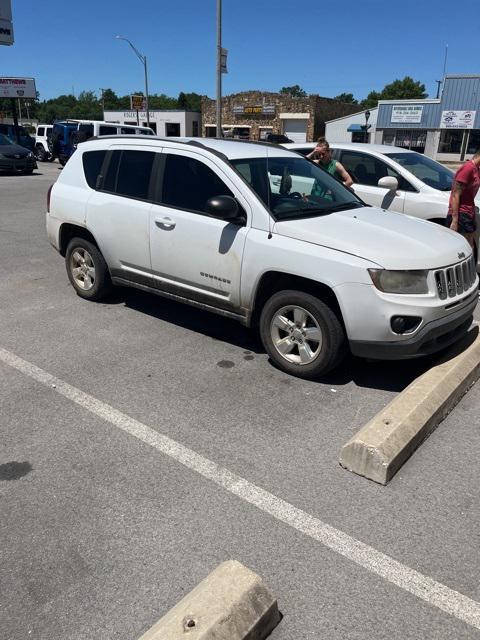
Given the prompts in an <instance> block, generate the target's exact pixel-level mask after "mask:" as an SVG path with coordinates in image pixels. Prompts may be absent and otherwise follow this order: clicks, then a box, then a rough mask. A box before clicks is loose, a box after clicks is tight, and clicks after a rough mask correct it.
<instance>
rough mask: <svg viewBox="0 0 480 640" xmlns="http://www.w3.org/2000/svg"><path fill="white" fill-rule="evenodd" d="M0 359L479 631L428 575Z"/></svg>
mask: <svg viewBox="0 0 480 640" xmlns="http://www.w3.org/2000/svg"><path fill="white" fill-rule="evenodd" d="M0 362H3V363H5V364H7V365H9V366H10V367H13V368H14V369H17V370H18V371H21V372H22V373H24V374H25V375H27V376H29V377H30V378H33V379H34V380H36V381H37V382H40V383H42V384H44V385H45V386H47V387H49V388H50V389H52V390H53V391H56V392H57V393H59V394H60V395H62V396H64V397H65V398H68V399H69V400H71V401H73V402H75V403H76V404H77V405H79V406H80V407H82V408H84V409H86V410H87V411H90V412H91V413H93V414H94V415H96V416H98V417H99V418H102V419H103V420H105V421H107V422H109V423H110V424H112V425H114V426H115V427H117V428H119V429H122V431H125V432H126V433H129V434H130V435H132V436H134V437H135V438H137V439H138V440H141V441H142V442H144V443H146V444H148V445H150V446H151V447H154V448H155V449H157V450H158V451H160V452H161V453H163V454H165V455H167V456H169V457H170V458H173V459H174V460H176V461H177V462H180V463H181V464H183V465H184V466H185V467H187V468H188V469H191V470H192V471H196V472H197V473H199V474H200V475H202V476H203V477H205V478H208V479H209V480H211V481H212V482H215V484H217V485H219V486H220V487H222V488H223V489H226V490H227V491H229V492H230V493H232V494H234V495H236V496H238V497H239V498H241V499H242V500H244V501H245V502H248V503H250V504H252V505H254V506H255V507H257V508H258V509H260V510H261V511H263V512H265V513H268V514H270V515H271V516H273V517H274V518H276V519H277V520H279V521H280V522H283V523H285V524H287V525H289V526H290V527H292V528H293V529H296V530H297V531H300V532H301V533H303V534H305V535H306V536H309V537H310V538H313V539H314V540H317V541H318V542H321V543H322V544H323V545H325V546H326V547H328V548H329V549H331V550H332V551H335V552H336V553H338V554H340V555H341V556H343V557H344V558H347V559H348V560H351V561H352V562H355V563H356V564H358V565H360V566H361V567H363V568H365V569H367V570H368V571H371V572H372V573H375V574H376V575H378V576H381V577H382V578H384V579H385V580H388V582H391V583H392V584H394V585H396V586H397V587H400V588H401V589H404V590H405V591H408V592H409V593H411V594H413V595H415V596H417V598H420V599H422V600H424V601H425V602H428V603H429V604H431V605H433V606H434V607H437V608H438V609H441V610H442V611H445V612H446V613H448V614H450V615H452V616H455V617H456V618H458V619H459V620H462V621H463V622H466V623H467V624H469V625H471V626H472V627H475V628H477V629H480V603H478V602H476V601H475V600H472V599H471V598H468V597H467V596H464V595H462V594H461V593H458V592H457V591H454V590H453V589H450V588H449V587H447V586H445V585H443V584H441V583H439V582H436V581H435V580H433V579H432V578H429V577H428V576H424V575H423V574H421V573H419V572H418V571H415V569H411V568H409V567H407V566H405V565H403V564H402V563H400V562H398V561H397V560H394V559H393V558H391V557H390V556H387V555H386V554H384V553H381V552H380V551H377V550H376V549H374V548H373V547H370V546H369V545H367V544H364V543H363V542H360V541H359V540H356V539H355V538H352V537H351V536H349V535H347V534H346V533H343V531H339V530H338V529H335V528H334V527H332V526H330V525H328V524H326V523H325V522H322V521H321V520H319V519H318V518H314V517H313V516H311V515H310V514H308V513H306V512H305V511H302V510H301V509H297V508H296V507H294V506H293V505H291V504H289V503H288V502H285V501H284V500H282V499H281V498H277V497H276V496H274V495H273V494H271V493H269V492H268V491H265V490H264V489H262V488H260V487H257V486H255V485H254V484H252V483H251V482H249V481H248V480H245V479H244V478H242V477H241V476H238V475H236V474H235V473H232V472H231V471H229V470H228V469H225V468H224V467H221V466H219V465H217V464H216V463H215V462H212V461H211V460H208V458H205V457H203V456H201V455H199V454H198V453H195V451H192V450H191V449H188V448H187V447H185V446H183V445H182V444H180V443H179V442H176V441H175V440H172V439H171V438H169V437H167V436H165V435H162V434H161V433H158V432H157V431H155V430H154V429H152V428H150V427H148V426H146V425H145V424H142V423H141V422H139V421H138V420H134V419H133V418H130V417H129V416H127V415H126V414H124V413H122V412H120V411H117V410H116V409H114V408H113V407H111V406H110V405H108V404H106V403H105V402H102V401H100V400H97V399H96V398H94V397H93V396H91V395H89V394H88V393H84V392H83V391H80V389H77V388H76V387H72V386H71V385H69V384H68V383H66V382H64V381H63V380H60V379H59V378H56V377H55V376H52V375H51V374H49V373H48V372H47V371H44V370H43V369H40V368H39V367H37V366H35V365H34V364H31V363H30V362H27V361H26V360H22V358H19V357H18V356H16V355H15V354H13V353H11V352H9V351H6V350H4V349H0Z"/></svg>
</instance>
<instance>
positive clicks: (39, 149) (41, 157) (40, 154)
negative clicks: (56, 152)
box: [35, 144, 48, 162]
mask: <svg viewBox="0 0 480 640" xmlns="http://www.w3.org/2000/svg"><path fill="white" fill-rule="evenodd" d="M47 155H48V154H47V152H46V151H45V149H44V148H43V146H42V145H41V144H37V146H36V147H35V157H36V158H37V160H38V161H39V162H45V161H46V160H47Z"/></svg>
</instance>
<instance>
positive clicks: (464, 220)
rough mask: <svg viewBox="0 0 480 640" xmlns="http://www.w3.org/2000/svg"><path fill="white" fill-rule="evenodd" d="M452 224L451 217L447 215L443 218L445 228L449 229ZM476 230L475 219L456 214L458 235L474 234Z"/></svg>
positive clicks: (461, 212) (461, 213)
mask: <svg viewBox="0 0 480 640" xmlns="http://www.w3.org/2000/svg"><path fill="white" fill-rule="evenodd" d="M451 224H452V216H451V214H450V213H449V214H448V216H447V217H446V218H445V226H446V227H448V228H449V229H450V225H451ZM476 230H477V222H476V220H475V217H471V216H469V215H468V213H464V212H463V211H460V213H459V214H458V233H474V232H475V231H476Z"/></svg>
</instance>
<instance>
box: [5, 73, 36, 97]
mask: <svg viewBox="0 0 480 640" xmlns="http://www.w3.org/2000/svg"><path fill="white" fill-rule="evenodd" d="M36 97H37V92H36V89H35V78H0V98H36Z"/></svg>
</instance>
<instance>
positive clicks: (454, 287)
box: [435, 256, 477, 300]
mask: <svg viewBox="0 0 480 640" xmlns="http://www.w3.org/2000/svg"><path fill="white" fill-rule="evenodd" d="M476 276H477V270H476V264H475V259H474V257H473V256H471V257H470V258H468V260H464V261H463V262H459V263H458V264H456V265H455V266H453V267H447V268H446V269H438V270H437V271H435V284H436V287H437V292H438V295H439V298H440V300H446V299H447V298H454V297H455V296H460V295H462V294H463V293H464V292H465V291H468V290H469V289H470V287H471V286H472V285H473V283H474V282H475V278H476Z"/></svg>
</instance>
